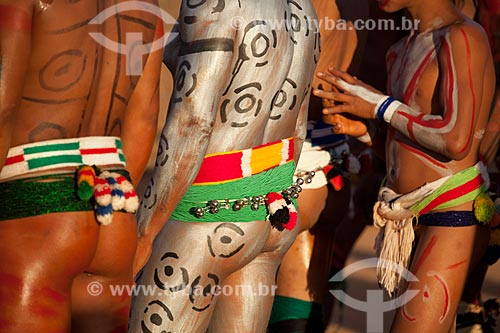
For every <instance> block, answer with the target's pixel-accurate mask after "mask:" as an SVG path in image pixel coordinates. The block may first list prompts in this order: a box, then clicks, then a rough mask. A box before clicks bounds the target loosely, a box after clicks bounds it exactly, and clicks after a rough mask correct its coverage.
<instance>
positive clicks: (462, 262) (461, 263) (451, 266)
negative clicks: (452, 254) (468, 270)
mask: <svg viewBox="0 0 500 333" xmlns="http://www.w3.org/2000/svg"><path fill="white" fill-rule="evenodd" d="M466 262H467V260H462V261H460V262H457V263H456V264H453V265H450V266H448V267H446V269H447V270H451V269H454V268H457V267H458V266H461V265H463V264H465V263H466Z"/></svg>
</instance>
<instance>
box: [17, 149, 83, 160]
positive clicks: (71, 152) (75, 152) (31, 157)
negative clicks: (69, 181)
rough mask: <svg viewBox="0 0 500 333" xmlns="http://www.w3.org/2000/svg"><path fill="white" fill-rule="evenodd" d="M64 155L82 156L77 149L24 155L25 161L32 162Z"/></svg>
mask: <svg viewBox="0 0 500 333" xmlns="http://www.w3.org/2000/svg"><path fill="white" fill-rule="evenodd" d="M62 155H75V156H79V155H80V151H79V150H77V149H73V150H56V151H45V152H43V153H35V154H27V155H24V159H25V160H26V161H30V160H35V159H37V158H44V157H53V156H62Z"/></svg>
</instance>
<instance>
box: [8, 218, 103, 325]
mask: <svg viewBox="0 0 500 333" xmlns="http://www.w3.org/2000/svg"><path fill="white" fill-rule="evenodd" d="M97 233H98V226H97V223H96V222H95V220H94V216H93V214H92V213H87V212H79V213H55V214H47V215H41V216H34V217H29V218H23V219H18V220H8V221H1V222H0V234H1V235H2V242H0V253H1V257H0V309H2V311H0V331H2V332H69V331H70V321H71V315H70V306H71V284H72V282H73V279H74V278H75V277H76V276H77V275H78V274H79V273H80V272H82V271H83V269H84V268H85V267H86V266H87V265H88V264H89V263H90V261H91V259H92V257H93V255H94V251H95V248H96V244H97Z"/></svg>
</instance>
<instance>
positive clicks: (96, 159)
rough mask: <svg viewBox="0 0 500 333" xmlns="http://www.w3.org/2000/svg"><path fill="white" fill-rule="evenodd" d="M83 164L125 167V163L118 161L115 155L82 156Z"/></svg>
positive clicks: (118, 158)
mask: <svg viewBox="0 0 500 333" xmlns="http://www.w3.org/2000/svg"><path fill="white" fill-rule="evenodd" d="M82 159H83V164H87V165H94V164H95V165H109V164H119V165H123V166H125V163H123V162H122V161H120V157H119V156H118V154H117V153H109V154H97V155H82Z"/></svg>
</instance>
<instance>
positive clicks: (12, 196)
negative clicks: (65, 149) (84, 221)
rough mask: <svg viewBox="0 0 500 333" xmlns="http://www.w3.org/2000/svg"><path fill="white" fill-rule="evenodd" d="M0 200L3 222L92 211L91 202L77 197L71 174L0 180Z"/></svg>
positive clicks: (0, 215) (0, 213) (0, 217)
mask: <svg viewBox="0 0 500 333" xmlns="http://www.w3.org/2000/svg"><path fill="white" fill-rule="evenodd" d="M0 201H1V202H2V209H0V220H2V221H3V220H11V219H19V218H23V217H30V216H37V215H43V214H49V213H60V212H79V211H91V210H93V207H92V205H91V204H90V202H88V201H81V200H80V199H79V198H78V196H77V194H76V190H75V178H74V177H72V176H44V177H37V178H31V179H22V180H14V181H10V182H6V183H0Z"/></svg>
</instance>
